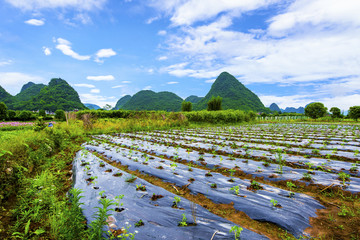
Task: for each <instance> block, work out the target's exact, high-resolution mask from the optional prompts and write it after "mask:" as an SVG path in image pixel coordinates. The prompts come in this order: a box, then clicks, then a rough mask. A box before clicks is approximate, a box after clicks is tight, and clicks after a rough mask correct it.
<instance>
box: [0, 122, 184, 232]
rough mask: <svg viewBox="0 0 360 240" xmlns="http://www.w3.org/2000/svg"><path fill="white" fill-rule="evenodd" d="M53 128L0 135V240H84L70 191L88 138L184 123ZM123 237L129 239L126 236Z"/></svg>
mask: <svg viewBox="0 0 360 240" xmlns="http://www.w3.org/2000/svg"><path fill="white" fill-rule="evenodd" d="M90 120H91V121H92V127H89V126H87V125H84V123H83V122H82V121H79V120H73V121H69V123H66V122H60V123H57V124H56V125H55V126H54V127H53V128H45V129H44V130H41V131H34V130H33V128H32V127H26V128H24V129H21V128H14V129H11V130H12V131H3V132H2V134H1V135H0V152H1V156H0V157H1V161H0V170H1V171H0V203H1V205H0V208H1V211H0V239H9V238H11V237H13V238H15V237H17V238H24V239H28V238H29V239H30V238H42V239H88V238H89V234H90V233H89V232H87V231H86V222H85V220H84V218H83V216H82V215H81V209H80V205H79V201H78V200H79V198H80V195H79V194H80V192H76V191H75V190H72V191H75V192H70V193H72V194H69V195H68V194H67V193H68V192H69V190H70V189H71V184H72V180H71V173H70V170H71V168H72V165H71V163H72V159H73V158H74V156H75V153H76V152H77V151H79V150H80V149H81V144H82V143H83V142H85V141H87V140H89V139H88V136H90V135H92V134H103V133H113V132H130V131H136V130H152V129H169V128H173V127H180V126H186V125H187V121H185V120H183V119H169V118H166V119H163V118H161V119H153V118H151V117H150V118H146V119H141V118H139V119H110V120H109V119H99V120H93V119H90ZM128 237H131V235H129V234H128Z"/></svg>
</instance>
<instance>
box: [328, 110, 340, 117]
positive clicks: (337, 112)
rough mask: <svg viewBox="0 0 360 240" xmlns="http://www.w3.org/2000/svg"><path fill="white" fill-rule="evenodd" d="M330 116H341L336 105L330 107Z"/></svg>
mask: <svg viewBox="0 0 360 240" xmlns="http://www.w3.org/2000/svg"><path fill="white" fill-rule="evenodd" d="M330 112H331V117H332V118H341V110H340V108H337V107H332V108H330Z"/></svg>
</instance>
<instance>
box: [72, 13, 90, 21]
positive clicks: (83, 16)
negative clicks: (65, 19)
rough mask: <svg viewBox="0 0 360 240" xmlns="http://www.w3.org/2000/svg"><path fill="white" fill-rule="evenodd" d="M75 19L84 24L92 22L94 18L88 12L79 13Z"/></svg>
mask: <svg viewBox="0 0 360 240" xmlns="http://www.w3.org/2000/svg"><path fill="white" fill-rule="evenodd" d="M74 20H76V21H79V22H81V23H82V24H90V23H92V20H91V18H90V16H89V15H88V14H87V13H78V14H76V16H75V17H74Z"/></svg>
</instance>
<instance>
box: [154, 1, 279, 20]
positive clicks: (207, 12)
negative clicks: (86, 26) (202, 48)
mask: <svg viewBox="0 0 360 240" xmlns="http://www.w3.org/2000/svg"><path fill="white" fill-rule="evenodd" d="M277 2H281V1H280V0H243V1H234V0H187V1H179V0H160V1H159V0H153V1H151V3H150V5H151V6H153V7H155V8H156V9H158V10H160V11H163V12H165V13H166V14H168V15H172V16H171V21H172V23H173V25H175V26H179V25H191V24H193V23H195V22H198V21H204V20H209V19H212V18H214V17H216V16H217V15H218V14H220V13H226V14H229V15H231V16H239V15H241V13H244V12H248V11H252V10H255V9H258V8H261V7H266V6H269V5H271V4H274V3H277Z"/></svg>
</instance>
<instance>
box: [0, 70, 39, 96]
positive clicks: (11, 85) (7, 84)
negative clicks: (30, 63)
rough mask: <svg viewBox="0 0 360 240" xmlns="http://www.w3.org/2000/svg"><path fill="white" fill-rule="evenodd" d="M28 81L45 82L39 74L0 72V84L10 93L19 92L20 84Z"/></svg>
mask: <svg viewBox="0 0 360 240" xmlns="http://www.w3.org/2000/svg"><path fill="white" fill-rule="evenodd" d="M28 82H34V83H45V80H44V79H43V78H42V77H39V76H35V75H30V74H25V73H20V72H0V86H2V87H3V88H4V89H5V90H6V91H7V92H8V93H10V94H12V95H15V94H17V93H18V92H20V89H21V87H22V85H24V84H26V83H28Z"/></svg>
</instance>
